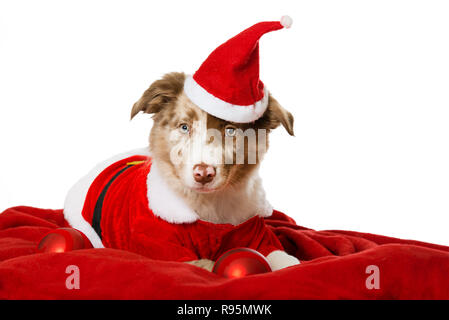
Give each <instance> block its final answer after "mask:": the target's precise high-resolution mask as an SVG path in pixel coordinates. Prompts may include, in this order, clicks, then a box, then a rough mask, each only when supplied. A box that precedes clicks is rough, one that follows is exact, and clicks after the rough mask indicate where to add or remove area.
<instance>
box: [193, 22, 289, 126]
mask: <svg viewBox="0 0 449 320" xmlns="http://www.w3.org/2000/svg"><path fill="white" fill-rule="evenodd" d="M292 22H293V21H292V19H291V18H290V17H289V16H283V17H282V18H281V20H280V21H266V22H260V23H257V24H255V25H253V26H252V27H249V28H248V29H246V30H244V31H242V32H241V33H239V34H238V35H236V36H235V37H233V38H231V39H229V40H228V41H226V42H225V43H223V44H222V45H221V46H219V47H218V48H217V49H215V50H214V51H213V52H212V53H211V54H210V55H209V57H208V58H207V59H206V61H204V62H203V64H202V65H201V66H200V68H199V69H198V70H197V71H196V72H195V74H194V75H193V76H189V77H187V79H186V81H185V84H184V92H185V93H186V95H187V96H188V97H189V99H190V100H191V101H192V102H193V103H195V104H196V105H197V106H198V107H200V108H201V109H203V110H204V111H206V112H207V113H209V114H211V115H213V116H215V117H217V118H220V119H223V120H227V121H232V122H237V123H248V122H253V121H256V120H257V119H259V118H260V117H261V116H262V115H263V113H264V112H265V110H266V108H267V106H268V93H267V90H266V88H265V87H264V84H263V83H262V81H260V79H259V39H260V38H261V37H262V36H263V35H264V34H265V33H268V32H271V31H275V30H279V29H282V28H289V27H290V26H291V25H292Z"/></svg>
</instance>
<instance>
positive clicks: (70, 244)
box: [37, 228, 92, 253]
mask: <svg viewBox="0 0 449 320" xmlns="http://www.w3.org/2000/svg"><path fill="white" fill-rule="evenodd" d="M89 248H92V244H91V243H90V241H89V240H88V239H87V237H86V236H85V235H84V234H83V233H82V232H81V231H78V230H76V229H73V228H59V229H54V230H52V231H50V232H48V233H47V234H46V235H45V236H44V237H42V239H41V241H39V244H38V245H37V252H39V253H43V252H67V251H72V250H78V249H89Z"/></svg>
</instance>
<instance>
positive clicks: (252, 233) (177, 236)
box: [82, 155, 283, 261]
mask: <svg viewBox="0 0 449 320" xmlns="http://www.w3.org/2000/svg"><path fill="white" fill-rule="evenodd" d="M151 167H152V161H151V157H148V156H140V155H137V156H132V157H128V158H126V159H123V160H120V161H117V162H115V163H113V164H112V165H110V166H108V167H107V168H106V169H104V170H103V171H102V172H101V173H100V174H99V175H98V176H96V178H95V180H94V181H93V183H92V184H91V185H90V187H89V190H88V192H87V195H86V198H85V201H84V207H83V210H82V216H83V218H84V220H85V221H87V222H88V223H89V224H90V225H91V226H92V228H93V229H94V230H95V232H96V233H97V234H98V236H99V237H100V239H101V241H102V243H103V245H104V246H105V247H108V248H116V249H123V250H128V251H132V252H136V253H138V254H142V255H145V256H148V257H150V258H153V259H158V260H171V261H191V260H197V259H210V260H214V261H215V260H217V258H218V257H219V256H220V255H221V254H223V253H224V252H225V251H227V250H229V249H232V248H236V247H248V248H252V249H255V250H257V251H259V252H260V253H262V254H263V255H265V256H267V255H268V254H269V253H271V252H272V251H275V250H283V248H282V245H281V244H280V242H279V240H278V239H277V238H276V236H275V235H274V233H273V232H272V231H271V230H269V229H268V228H267V227H266V225H265V222H264V219H263V218H262V217H260V216H255V217H253V218H251V219H249V220H247V221H246V222H244V223H242V224H240V225H236V226H234V225H231V224H214V223H210V222H206V221H202V220H199V219H197V218H195V217H194V216H193V215H194V214H193V213H192V216H190V217H187V218H185V219H183V220H184V222H182V223H179V221H178V223H177V222H173V221H169V220H177V219H176V214H178V213H177V212H176V211H177V210H176V205H177V204H176V203H165V204H164V203H162V205H166V207H167V209H166V210H169V208H172V209H171V210H172V215H170V212H168V213H167V212H165V213H164V214H161V213H159V214H155V213H156V212H153V210H152V209H150V208H154V206H152V202H158V201H159V202H162V201H164V200H163V199H161V198H159V194H160V193H161V192H164V190H152V186H151V183H149V182H150V181H151V179H149V177H150V176H151V174H150V173H151ZM154 171H156V169H155V170H154ZM153 179H155V178H153ZM152 195H154V196H152ZM161 197H162V195H161ZM179 201H181V200H179ZM172 202H173V201H172ZM181 206H182V204H179V207H181ZM173 208H175V210H173ZM172 216H173V217H174V218H172ZM178 220H179V219H178Z"/></svg>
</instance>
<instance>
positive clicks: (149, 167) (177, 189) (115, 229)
mask: <svg viewBox="0 0 449 320" xmlns="http://www.w3.org/2000/svg"><path fill="white" fill-rule="evenodd" d="M290 24H291V19H290V18H288V17H283V18H282V19H281V21H271V22H261V23H258V24H256V25H254V26H252V27H250V28H248V29H246V30H244V31H243V32H241V33H240V34H238V35H237V36H235V37H234V38H232V39H230V40H229V41H227V42H225V43H224V44H222V45H221V46H220V47H218V48H217V49H216V50H215V51H214V52H212V54H211V55H210V56H209V57H208V59H206V61H205V62H204V63H203V64H202V66H201V67H200V68H199V69H198V70H197V71H196V73H195V74H194V75H193V76H186V75H185V74H184V73H178V72H173V73H168V74H166V75H165V76H163V77H162V79H160V80H157V81H155V82H154V83H153V84H152V85H151V86H150V87H149V88H148V89H147V90H146V91H145V92H144V94H143V95H142V97H141V98H140V100H139V101H137V102H136V103H135V104H134V106H133V108H132V111H131V118H133V117H134V116H136V115H137V114H138V113H139V112H144V113H148V114H152V115H153V120H154V124H153V127H152V129H151V133H150V143H149V147H147V148H144V149H141V150H135V151H132V152H129V153H125V154H122V155H119V156H116V157H113V158H111V159H109V160H107V161H105V162H103V163H101V164H99V165H98V166H97V167H96V168H94V169H93V170H92V171H91V172H90V173H89V174H88V175H86V176H85V177H84V178H83V179H81V180H80V181H79V182H78V183H77V184H75V185H74V186H73V188H72V189H71V190H70V192H69V194H68V196H67V198H66V202H65V206H64V215H65V217H66V219H67V220H68V222H69V223H70V224H71V225H72V226H73V227H74V228H77V229H79V230H80V231H82V232H84V233H85V234H86V235H87V236H88V238H89V239H90V240H91V242H92V243H93V245H94V247H108V248H117V249H124V250H129V251H133V252H136V253H139V254H142V255H145V256H148V257H150V258H154V259H160V260H169V261H183V262H188V263H191V264H194V265H197V266H199V267H203V268H205V269H207V270H211V269H212V267H213V264H214V261H216V259H218V257H219V256H220V255H221V254H223V253H224V252H226V251H227V250H230V249H233V248H237V247H249V248H252V249H255V250H258V251H259V252H260V253H261V254H263V255H264V256H266V257H267V259H268V261H269V263H270V265H271V268H272V269H273V270H277V269H280V268H283V267H287V266H291V265H294V264H298V263H299V261H298V260H297V259H296V258H295V257H293V256H290V255H288V254H287V253H285V252H284V251H283V248H282V245H281V244H280V242H279V240H278V239H277V238H276V236H275V235H274V234H273V233H272V231H271V230H270V229H269V228H268V227H266V226H265V223H264V217H268V216H270V215H272V213H273V208H272V207H271V205H270V204H269V202H268V201H267V199H266V197H265V192H264V190H263V187H262V184H261V179H260V177H259V174H258V169H259V164H260V162H261V160H262V159H263V156H264V154H265V153H266V151H267V149H268V135H269V133H270V131H271V130H273V129H275V128H276V127H278V126H280V125H282V126H283V127H284V128H285V129H286V131H287V132H288V133H289V134H290V135H293V116H292V115H291V114H290V112H288V111H286V110H285V109H284V108H283V107H281V105H280V104H279V103H278V102H277V101H276V100H275V99H274V98H273V97H272V95H271V94H270V93H269V92H268V91H267V89H266V87H265V86H264V85H263V83H262V82H261V81H260V80H259V70H258V67H259V61H258V58H259V55H258V50H259V46H258V43H259V38H260V37H261V36H262V35H263V34H264V33H267V32H270V31H274V30H278V29H282V28H283V27H288V26H290Z"/></svg>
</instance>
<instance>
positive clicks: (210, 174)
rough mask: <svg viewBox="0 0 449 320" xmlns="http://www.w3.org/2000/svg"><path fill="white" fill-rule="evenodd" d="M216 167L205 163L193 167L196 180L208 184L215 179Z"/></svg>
mask: <svg viewBox="0 0 449 320" xmlns="http://www.w3.org/2000/svg"><path fill="white" fill-rule="evenodd" d="M214 177H215V168H214V167H212V166H210V165H207V164H205V163H200V164H197V165H195V166H194V167H193V178H194V179H195V181H196V182H199V183H201V184H206V183H208V182H211V181H212V180H214Z"/></svg>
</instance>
